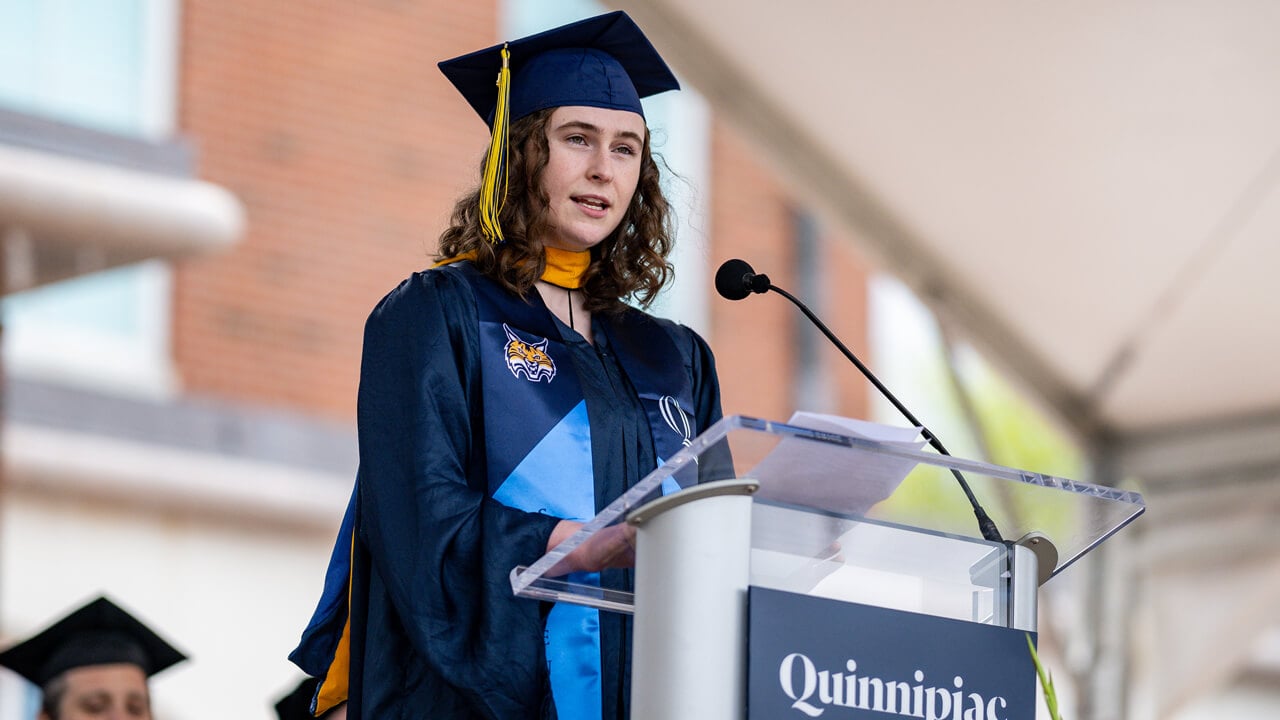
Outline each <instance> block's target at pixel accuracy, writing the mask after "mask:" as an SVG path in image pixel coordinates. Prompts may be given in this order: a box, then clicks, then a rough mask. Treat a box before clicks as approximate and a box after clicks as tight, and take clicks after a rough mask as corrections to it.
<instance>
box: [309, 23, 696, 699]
mask: <svg viewBox="0 0 1280 720" xmlns="http://www.w3.org/2000/svg"><path fill="white" fill-rule="evenodd" d="M504 67H505V68H506V69H504ZM441 69H442V70H443V71H444V72H445V74H446V76H448V77H449V79H450V80H451V81H452V82H453V83H454V84H455V85H456V86H457V87H458V89H459V90H460V91H461V92H462V93H463V95H464V96H465V97H466V98H467V99H468V101H469V102H470V103H471V105H472V107H473V108H475V109H476V110H477V112H478V113H479V114H480V116H481V117H482V118H484V119H485V120H486V121H487V122H488V123H489V124H490V127H491V128H492V130H493V139H494V142H493V144H492V145H491V147H490V150H489V152H488V153H487V154H486V158H485V163H484V166H483V168H482V182H481V186H480V187H479V188H478V189H477V190H476V191H475V192H473V193H471V194H469V195H468V196H467V197H464V198H463V199H462V200H460V201H459V202H458V204H457V206H456V207H455V209H454V213H453V219H452V223H451V225H450V227H449V228H448V229H447V230H446V231H445V232H444V234H443V236H442V238H441V242H440V251H439V257H438V258H437V260H438V262H437V264H436V267H434V268H433V269H431V270H428V271H425V272H420V273H417V274H415V275H413V276H412V277H410V278H409V279H408V280H406V281H405V282H404V283H403V284H401V285H400V286H399V287H398V288H396V289H395V290H393V291H392V292H391V293H390V294H389V295H388V296H387V297H386V298H384V299H383V300H382V302H381V303H380V304H379V305H378V306H377V308H375V309H374V311H373V313H372V315H371V316H370V318H369V321H368V324H367V326H366V330H365V338H364V359H363V364H362V368H361V380H360V394H359V409H358V424H359V437H360V471H359V477H358V478H357V491H356V494H355V496H354V497H353V507H352V509H351V511H350V512H349V516H350V517H349V520H350V521H351V523H350V525H348V526H347V527H345V528H344V534H343V535H342V536H340V538H339V547H338V549H337V550H336V551H335V568H336V570H334V569H331V571H330V578H329V580H330V582H329V583H328V585H329V587H328V588H327V590H328V592H326V600H322V603H321V607H320V609H319V610H318V611H317V615H316V618H315V619H313V624H312V627H311V628H309V629H308V631H307V634H305V635H304V639H303V644H302V646H301V647H300V648H299V649H298V650H297V651H295V654H294V655H293V656H292V657H293V658H294V660H295V662H298V664H299V665H300V666H301V667H302V668H303V669H304V670H306V671H308V672H309V673H311V674H313V675H319V676H322V677H324V678H325V680H324V683H323V684H322V686H321V688H320V691H319V698H318V700H319V702H318V703H317V705H318V708H317V709H323V708H324V707H325V706H326V704H327V703H330V702H337V701H339V700H340V699H341V698H342V697H344V696H348V695H349V697H350V703H349V706H348V713H349V715H350V717H352V718H362V717H367V718H379V719H384V718H410V717H413V718H420V717H431V718H503V719H516V718H552V717H559V718H562V719H569V718H593V719H594V718H620V717H625V716H626V715H627V708H628V706H629V697H628V674H629V668H628V664H629V657H630V638H629V622H628V621H627V619H626V618H624V617H623V616H620V615H616V614H610V613H603V614H602V613H598V612H597V611H595V610H591V609H587V608H582V607H577V606H571V605H564V604H554V605H553V604H549V603H540V602H537V601H533V600H527V599H521V598H516V597H514V596H513V595H512V592H511V587H510V584H509V581H508V575H509V573H510V571H511V569H512V568H513V567H515V566H517V565H528V564H530V563H532V562H533V561H534V560H536V559H538V558H539V557H540V556H542V555H543V554H545V553H546V552H547V551H548V550H549V549H551V548H552V547H554V546H555V545H556V544H558V543H559V542H560V541H561V540H563V539H564V538H567V537H568V536H569V535H571V534H572V533H573V532H574V531H575V530H576V529H577V528H578V527H579V526H580V524H581V523H582V522H583V521H585V520H588V519H590V518H591V517H592V516H594V515H595V514H596V513H597V512H598V511H599V510H600V509H602V508H603V506H604V505H606V504H607V503H608V502H609V501H611V500H613V499H614V498H616V497H617V496H619V495H621V494H622V493H623V492H624V491H625V490H626V489H627V488H628V487H630V486H631V485H633V484H634V483H636V482H637V481H639V480H640V479H641V478H642V477H644V476H645V475H646V474H647V473H649V472H650V471H651V470H652V469H653V468H655V467H656V466H657V464H658V463H659V462H660V461H662V460H663V459H665V458H668V457H670V456H671V455H672V454H673V453H674V452H676V451H678V450H679V449H680V448H681V447H682V445H683V443H684V442H685V441H686V440H687V439H688V438H689V437H690V436H691V435H692V434H696V433H697V432H700V431H701V430H702V429H705V428H706V427H707V426H708V425H710V424H711V423H712V422H714V421H715V420H717V419H719V417H720V403H719V389H718V386H717V383H716V377H715V370H714V365H713V361H712V357H711V353H710V351H709V350H708V348H707V346H706V344H705V343H704V342H703V341H702V340H701V339H700V338H699V337H698V336H697V335H695V334H694V333H693V332H692V331H690V330H688V329H687V328H684V327H682V326H679V325H676V324H674V323H670V322H667V321H664V320H659V319H656V318H654V317H652V316H650V315H647V314H645V313H643V312H641V311H638V310H635V309H632V308H631V307H629V306H628V305H626V304H625V303H624V300H627V299H635V300H638V301H639V302H642V303H644V302H648V301H650V300H652V299H653V297H654V296H655V295H656V293H657V292H658V291H659V290H660V289H661V288H662V286H663V284H664V283H665V282H666V281H667V280H668V279H669V277H670V275H671V268H670V266H669V265H668V264H667V260H666V257H667V254H668V253H669V251H670V250H671V243H672V238H671V230H670V222H669V214H668V205H667V201H666V199H665V198H664V197H663V195H662V191H661V188H660V186H659V171H658V166H657V164H656V163H655V162H654V159H653V156H652V153H651V150H650V145H649V131H648V128H647V126H646V124H645V119H644V114H643V109H642V107H641V105H640V97H642V96H646V95H650V94H653V93H655V92H661V91H664V90H668V89H675V88H677V87H678V85H677V83H676V81H675V78H674V77H673V76H672V75H671V72H670V71H669V70H668V69H667V67H666V65H665V63H663V62H662V59H661V58H660V57H659V56H658V55H657V53H656V52H655V51H654V49H653V47H652V45H650V44H649V42H648V40H647V39H646V38H645V37H644V35H643V34H642V33H641V32H640V30H639V28H637V27H636V26H635V24H634V23H633V22H632V21H631V20H630V18H628V17H627V16H626V15H625V14H623V13H620V12H616V13H611V14H608V15H604V16H600V17H597V18H592V19H590V20H585V21H582V22H579V23H574V24H572V25H567V26H564V27H561V28H557V29H555V30H551V31H548V32H546V33H541V34H539V35H534V36H531V37H528V38H524V39H521V40H517V41H512V42H510V43H507V44H504V45H499V46H495V47H493V48H488V49H486V50H482V51H479V52H477V53H472V54H470V55H466V56H463V57H460V58H456V59H454V60H450V61H446V62H444V63H441ZM495 78H497V79H498V83H497V84H496V85H495V82H494V80H495ZM681 416H683V417H681ZM673 417H675V418H679V419H680V421H678V422H672V421H671V419H672V418H673ZM631 539H632V538H631V537H629V536H628V535H627V531H626V530H625V526H623V527H620V528H617V529H614V530H612V531H611V532H609V533H604V534H602V535H601V536H599V537H597V538H595V539H593V541H592V542H590V543H588V544H586V545H584V546H582V547H580V548H578V550H577V551H575V553H574V554H573V555H571V556H570V563H569V567H566V568H565V569H566V570H568V571H572V572H574V573H576V574H577V577H576V578H575V579H577V580H578V581H581V582H599V581H600V577H601V576H600V575H598V574H597V573H605V574H607V576H606V577H605V582H606V583H608V584H610V585H613V586H617V585H625V584H626V583H627V582H628V579H627V575H626V573H628V572H629V571H628V570H626V569H625V568H626V567H628V566H629V565H630V564H631V561H632V556H631V555H630V551H631ZM348 556H349V557H351V558H352V562H351V565H350V572H351V575H350V583H349V586H348V585H347V584H344V583H343V582H342V581H341V580H342V579H344V578H343V576H344V575H345V574H346V573H345V570H346V567H347V564H346V563H347V561H346V558H347V557H348ZM348 587H349V590H350V596H349V597H350V608H349V613H348V608H346V607H345V603H344V600H345V597H344V595H345V593H346V590H347V589H348ZM335 660H336V662H335ZM347 662H349V666H348V665H345V664H344V663H347ZM344 685H347V687H344Z"/></svg>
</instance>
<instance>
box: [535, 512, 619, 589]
mask: <svg viewBox="0 0 1280 720" xmlns="http://www.w3.org/2000/svg"><path fill="white" fill-rule="evenodd" d="M581 528H582V523H580V522H575V521H573V520H561V521H560V522H559V523H558V524H557V525H556V526H555V529H554V530H552V531H551V537H550V538H549V539H548V540H547V551H548V552H550V551H551V549H552V548H554V547H556V546H557V545H559V544H560V543H562V542H564V541H565V540H567V539H568V538H569V537H570V536H571V535H573V534H574V533H576V532H578V530H580V529H581ZM635 564H636V529H635V527H634V526H633V525H631V524H630V523H625V522H621V523H617V524H616V525H610V526H609V527H607V528H604V529H602V530H600V531H598V532H596V533H595V534H594V535H592V536H591V537H589V538H587V541H586V542H584V543H582V544H581V545H579V546H578V547H576V548H574V549H573V552H571V553H569V554H568V555H566V556H565V557H564V558H562V559H561V560H560V562H558V563H556V564H555V565H554V566H553V567H552V568H551V569H550V570H549V571H547V577H558V576H560V575H568V574H569V573H571V572H599V571H601V570H606V569H609V568H629V567H635Z"/></svg>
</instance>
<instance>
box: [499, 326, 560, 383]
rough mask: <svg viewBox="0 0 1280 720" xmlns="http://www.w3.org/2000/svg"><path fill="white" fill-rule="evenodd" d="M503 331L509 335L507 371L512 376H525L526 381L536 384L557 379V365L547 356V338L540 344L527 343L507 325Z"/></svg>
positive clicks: (503, 327)
mask: <svg viewBox="0 0 1280 720" xmlns="http://www.w3.org/2000/svg"><path fill="white" fill-rule="evenodd" d="M502 329H503V331H504V332H506V333H507V346H506V353H507V369H508V370H510V371H511V374H512V375H515V376H516V377H520V376H521V375H524V378H525V379H526V380H528V381H529V382H535V383H536V382H540V381H542V380H546V381H547V382H548V383H550V382H551V381H552V380H553V379H555V376H556V364H555V361H553V360H552V359H551V356H550V355H548V354H547V343H548V342H549V341H548V340H547V339H546V338H543V339H542V342H540V343H530V342H525V341H524V340H521V339H520V337H519V336H518V335H516V333H515V331H514V330H512V329H511V328H510V327H508V326H507V324H506V323H502Z"/></svg>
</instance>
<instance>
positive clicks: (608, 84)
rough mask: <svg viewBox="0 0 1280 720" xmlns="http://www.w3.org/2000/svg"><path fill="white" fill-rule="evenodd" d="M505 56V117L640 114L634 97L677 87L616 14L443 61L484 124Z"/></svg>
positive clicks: (488, 119) (627, 22)
mask: <svg viewBox="0 0 1280 720" xmlns="http://www.w3.org/2000/svg"><path fill="white" fill-rule="evenodd" d="M504 47H506V49H507V50H508V51H509V52H510V54H511V58H510V69H511V91H510V94H511V98H510V118H511V120H513V121H514V120H518V119H520V118H522V117H524V116H525V115H528V114H529V113H532V112H536V111H538V110H542V109H544V108H551V107H561V106H565V105H586V106H589V107H600V108H607V109H610V110H630V111H631V112H635V113H639V114H640V115H641V116H643V115H644V110H643V109H642V108H641V106H640V98H644V97H648V96H650V95H656V94H657V93H660V92H665V91H667V90H678V89H679V88H680V83H679V82H677V81H676V78H675V75H673V74H672V73H671V69H670V68H668V67H667V64H666V63H665V62H663V60H662V56H661V55H659V54H658V51H657V50H655V49H654V48H653V45H652V44H651V43H650V42H649V39H648V38H646V37H645V35H644V33H643V32H641V30H640V27H639V26H637V25H636V24H635V21H633V20H632V19H631V18H630V17H628V16H627V14H626V13H624V12H622V11H621V10H619V11H616V12H611V13H607V14H604V15H599V16H597V17H593V18H588V19H586V20H580V21H578V22H575V23H570V24H568V25H562V26H560V27H558V28H553V29H551V30H547V31H545V32H541V33H538V34H537V35H530V36H528V37H525V38H521V39H519V40H512V41H511V42H509V43H502V44H498V45H494V46H493V47H490V48H485V49H484V50H477V51H476V52H473V53H470V54H467V55H463V56H461V57H456V58H453V59H452V60H445V61H444V62H442V63H440V70H441V71H442V72H443V73H444V74H445V76H446V77H448V78H449V81H450V82H452V83H453V85H454V87H456V88H458V92H460V93H462V95H463V97H465V98H466V99H467V102H468V103H470V104H471V107H472V108H474V109H475V111H476V113H477V114H479V115H480V118H481V119H482V120H484V121H485V122H486V123H489V124H490V126H492V124H493V116H494V110H495V108H496V106H497V103H498V87H497V84H496V82H495V80H496V79H497V77H498V71H499V70H501V69H502V50H503V48H504Z"/></svg>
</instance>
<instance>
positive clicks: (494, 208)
mask: <svg viewBox="0 0 1280 720" xmlns="http://www.w3.org/2000/svg"><path fill="white" fill-rule="evenodd" d="M510 58H511V52H510V51H509V50H507V46H506V45H505V44H504V45H503V46H502V69H501V70H499V71H498V105H497V107H496V108H494V111H493V137H491V138H490V140H489V152H488V154H487V155H485V159H484V178H483V179H482V180H481V182H480V231H481V232H482V233H484V236H485V237H486V238H487V239H488V240H489V242H490V243H493V244H497V243H500V242H502V241H503V239H504V238H503V237H502V224H501V222H500V220H499V216H500V215H501V214H502V207H503V205H505V204H506V202H507V124H508V120H509V117H510V112H511V111H510V109H509V107H508V105H509V100H510V97H509V96H510V94H511V68H510V64H509V60H510Z"/></svg>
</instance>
